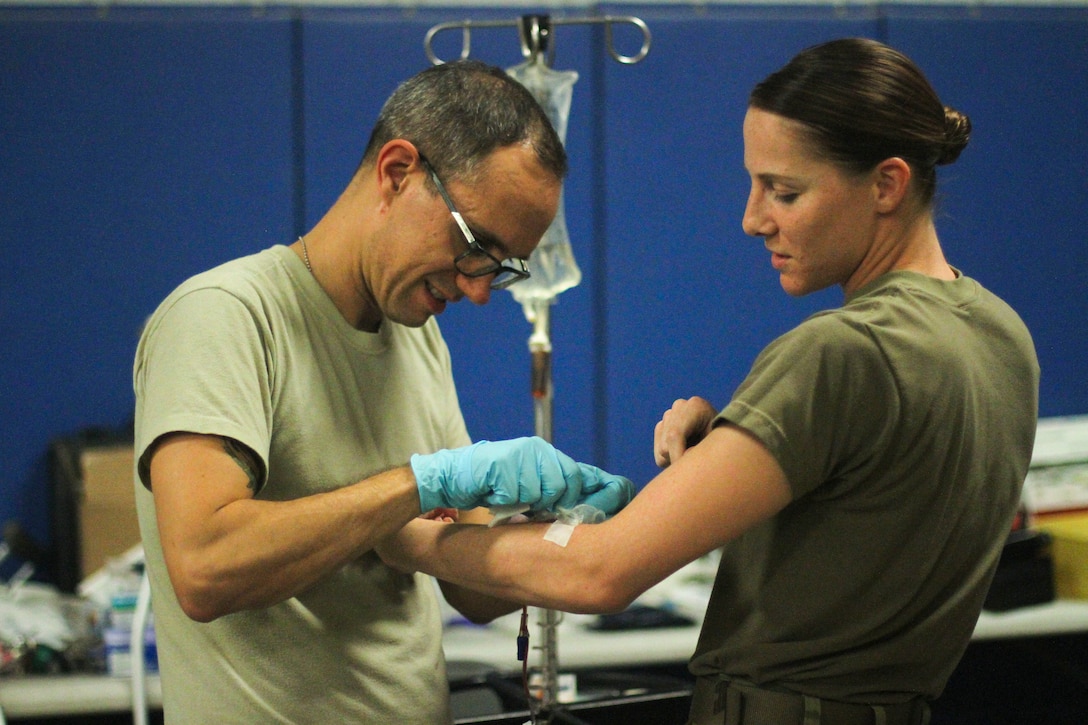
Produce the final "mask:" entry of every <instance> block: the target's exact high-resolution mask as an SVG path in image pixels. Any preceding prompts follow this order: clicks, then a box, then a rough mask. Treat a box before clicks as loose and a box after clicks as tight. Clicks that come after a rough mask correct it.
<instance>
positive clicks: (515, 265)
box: [419, 155, 529, 289]
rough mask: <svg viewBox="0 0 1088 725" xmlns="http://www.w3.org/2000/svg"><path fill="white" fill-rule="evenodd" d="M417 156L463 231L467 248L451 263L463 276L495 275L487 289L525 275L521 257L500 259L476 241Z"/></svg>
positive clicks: (429, 168)
mask: <svg viewBox="0 0 1088 725" xmlns="http://www.w3.org/2000/svg"><path fill="white" fill-rule="evenodd" d="M419 160H420V161H421V162H422V163H423V166H424V167H425V168H426V169H427V171H428V172H429V173H430V174H431V178H432V179H433V180H434V185H435V186H436V187H438V193H439V194H441V195H442V200H443V201H445V202H446V206H447V207H448V208H449V210H450V214H451V215H452V216H453V220H454V221H455V222H457V226H458V227H459V228H460V229H461V234H462V235H464V237H465V241H466V242H468V249H467V250H466V251H464V252H461V254H458V255H457V256H456V257H454V258H453V266H454V267H456V268H457V271H458V272H460V273H461V274H463V275H464V276H466V277H486V276H488V275H490V274H493V275H495V278H494V279H493V280H491V289H506V288H507V287H509V286H510V285H512V284H514V283H515V282H520V281H521V280H523V279H529V265H528V264H527V263H526V262H525V260H524V259H520V258H518V257H511V258H510V259H507V260H505V261H500V260H498V259H496V258H495V257H494V256H493V255H492V254H491V253H490V252H488V251H487V250H486V249H484V248H483V247H482V246H481V245H480V243H479V242H477V241H476V237H475V236H474V235H473V233H472V230H471V229H469V228H468V224H465V218H464V217H463V216H461V212H459V211H457V207H455V206H454V205H453V200H452V199H450V195H449V194H448V193H446V187H445V186H443V185H442V182H441V181H440V180H439V178H438V174H436V173H435V171H434V167H433V166H431V162H430V161H428V160H427V159H425V158H423V156H422V155H421V156H420V157H419Z"/></svg>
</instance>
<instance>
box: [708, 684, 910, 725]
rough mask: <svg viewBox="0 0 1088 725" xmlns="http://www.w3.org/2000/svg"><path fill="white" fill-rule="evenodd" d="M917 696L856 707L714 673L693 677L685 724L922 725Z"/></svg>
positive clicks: (856, 705)
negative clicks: (752, 683) (693, 683)
mask: <svg viewBox="0 0 1088 725" xmlns="http://www.w3.org/2000/svg"><path fill="white" fill-rule="evenodd" d="M928 723H929V706H928V705H927V704H926V702H925V701H924V700H922V699H921V698H916V699H914V700H911V701H909V702H904V703H899V704H894V705H868V704H866V705H860V704H855V703H849V702H839V701H837V700H825V699H822V698H819V697H811V696H808V695H801V694H798V693H795V692H784V691H778V690H768V689H763V688H759V687H756V686H755V685H751V684H747V683H744V682H739V681H737V680H726V679H722V678H718V677H699V678H697V679H696V681H695V691H694V693H693V694H692V700H691V715H690V716H689V719H688V725H928Z"/></svg>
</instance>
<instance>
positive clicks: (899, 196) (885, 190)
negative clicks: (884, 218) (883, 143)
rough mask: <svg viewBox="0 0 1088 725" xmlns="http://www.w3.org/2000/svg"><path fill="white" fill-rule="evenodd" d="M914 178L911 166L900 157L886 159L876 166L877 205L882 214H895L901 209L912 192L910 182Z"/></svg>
mask: <svg viewBox="0 0 1088 725" xmlns="http://www.w3.org/2000/svg"><path fill="white" fill-rule="evenodd" d="M913 176H914V174H913V173H912V172H911V168H910V164H908V163H907V162H906V161H904V160H903V159H901V158H899V157H898V156H893V157H891V158H889V159H884V160H883V161H881V162H880V163H879V164H877V166H876V187H875V194H876V205H877V210H878V211H880V212H882V213H885V214H887V213H889V212H893V211H895V210H896V209H898V208H899V205H900V204H902V203H903V200H904V199H905V198H906V197H907V193H908V192H909V191H910V180H911V178H912V177H913Z"/></svg>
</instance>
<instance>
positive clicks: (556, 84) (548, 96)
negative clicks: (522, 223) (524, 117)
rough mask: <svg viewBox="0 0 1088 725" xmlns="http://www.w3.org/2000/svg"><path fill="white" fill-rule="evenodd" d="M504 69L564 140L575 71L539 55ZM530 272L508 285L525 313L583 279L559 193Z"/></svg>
mask: <svg viewBox="0 0 1088 725" xmlns="http://www.w3.org/2000/svg"><path fill="white" fill-rule="evenodd" d="M506 72H507V73H509V74H510V75H511V76H513V77H514V78H515V79H516V80H517V81H518V82H520V83H521V84H522V85H523V86H525V87H526V88H528V89H529V91H530V92H531V93H532V94H533V96H534V97H535V98H536V100H537V102H538V103H540V105H541V107H542V108H543V109H544V111H545V113H546V114H547V115H548V118H549V120H551V122H552V126H554V127H555V132H556V133H557V134H558V135H559V140H560V141H563V142H566V136H567V119H568V118H569V116H570V102H571V95H572V93H573V90H574V84H575V82H577V80H578V73H577V72H576V71H556V70H552V69H551V68H549V67H548V66H547V65H545V64H544V62H543V61H542V60H541V59H540V58H539V57H537V58H536V59H535V60H531V61H526V62H524V63H521V64H519V65H516V66H514V67H513V68H508V69H507V71H506ZM529 272H530V273H531V275H532V276H531V277H529V279H527V280H525V281H523V282H519V283H518V284H516V285H514V286H512V287H510V293H511V294H512V295H513V296H514V299H515V300H517V301H518V302H519V303H521V305H522V306H524V307H525V311H526V315H527V316H530V315H531V314H532V312H531V311H532V310H534V309H536V308H537V305H535V304H533V303H539V302H542V301H547V302H551V301H553V300H554V299H555V298H556V297H557V296H559V294H560V293H561V292H564V291H566V290H568V289H570V288H571V287H575V286H577V285H578V283H579V282H581V281H582V271H581V270H580V269H578V264H577V263H576V262H575V261H574V252H573V251H572V250H571V246H570V235H569V234H568V233H567V222H566V217H565V214H564V209H563V195H562V193H560V196H559V209H558V211H557V212H556V214H555V220H554V221H553V222H552V224H551V226H549V227H548V230H547V231H546V232H545V233H544V237H543V239H541V240H540V244H539V246H537V248H536V250H534V251H533V254H532V256H530V257H529ZM530 319H532V317H530Z"/></svg>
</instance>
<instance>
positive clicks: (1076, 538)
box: [1032, 513, 1088, 599]
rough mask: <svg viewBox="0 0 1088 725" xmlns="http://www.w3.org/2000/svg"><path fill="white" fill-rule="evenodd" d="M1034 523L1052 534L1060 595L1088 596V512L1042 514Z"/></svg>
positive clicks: (1078, 597) (1052, 546)
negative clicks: (1056, 514)
mask: <svg viewBox="0 0 1088 725" xmlns="http://www.w3.org/2000/svg"><path fill="white" fill-rule="evenodd" d="M1032 526H1033V527H1034V528H1037V529H1040V530H1042V531H1046V532H1047V533H1049V534H1050V536H1051V545H1050V546H1051V555H1052V556H1053V558H1054V583H1055V589H1056V590H1057V594H1058V597H1059V598H1061V599H1088V514H1085V513H1078V514H1063V515H1061V516H1046V517H1038V518H1037V519H1036V520H1035V521H1034V522H1033V524H1032Z"/></svg>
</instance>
